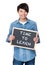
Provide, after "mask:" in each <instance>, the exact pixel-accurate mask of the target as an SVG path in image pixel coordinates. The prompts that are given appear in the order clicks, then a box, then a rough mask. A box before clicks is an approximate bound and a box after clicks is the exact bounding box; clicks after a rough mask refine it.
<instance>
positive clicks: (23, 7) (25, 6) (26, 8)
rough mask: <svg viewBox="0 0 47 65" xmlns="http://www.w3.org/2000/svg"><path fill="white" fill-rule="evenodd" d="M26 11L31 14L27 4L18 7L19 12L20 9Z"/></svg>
mask: <svg viewBox="0 0 47 65" xmlns="http://www.w3.org/2000/svg"><path fill="white" fill-rule="evenodd" d="M20 8H21V9H24V10H25V11H26V12H27V13H28V12H29V6H28V4H27V3H21V4H19V5H18V6H17V11H19V9H20Z"/></svg>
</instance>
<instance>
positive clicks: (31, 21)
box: [28, 19, 36, 24]
mask: <svg viewBox="0 0 47 65" xmlns="http://www.w3.org/2000/svg"><path fill="white" fill-rule="evenodd" d="M28 21H29V23H30V24H36V22H35V21H33V20H30V19H28Z"/></svg>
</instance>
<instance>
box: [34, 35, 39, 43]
mask: <svg viewBox="0 0 47 65" xmlns="http://www.w3.org/2000/svg"><path fill="white" fill-rule="evenodd" d="M33 41H34V42H35V43H37V42H38V34H36V37H34V38H33Z"/></svg>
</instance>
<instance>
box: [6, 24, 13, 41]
mask: <svg viewBox="0 0 47 65" xmlns="http://www.w3.org/2000/svg"><path fill="white" fill-rule="evenodd" d="M12 28H13V25H12V24H11V25H10V28H9V33H8V35H7V38H6V42H10V41H9V40H8V38H9V36H10V35H11V34H12Z"/></svg>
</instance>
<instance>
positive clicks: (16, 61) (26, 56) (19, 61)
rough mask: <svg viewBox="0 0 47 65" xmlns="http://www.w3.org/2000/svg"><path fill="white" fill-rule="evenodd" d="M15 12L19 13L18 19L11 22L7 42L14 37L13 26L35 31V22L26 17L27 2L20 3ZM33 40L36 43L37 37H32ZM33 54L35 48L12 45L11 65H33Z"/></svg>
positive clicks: (34, 54)
mask: <svg viewBox="0 0 47 65" xmlns="http://www.w3.org/2000/svg"><path fill="white" fill-rule="evenodd" d="M17 12H18V14H19V19H18V20H16V21H14V22H13V23H11V25H10V29H9V34H8V37H7V40H6V41H7V42H10V41H12V40H14V39H15V36H13V35H12V29H13V27H17V28H24V29H28V30H34V31H37V25H36V22H34V21H32V20H29V19H28V18H27V15H28V12H29V7H28V4H26V3H21V4H20V5H18V7H17ZM33 40H34V42H35V43H37V42H38V37H34V39H33ZM35 56H36V53H35V50H28V49H24V48H18V47H14V57H13V65H23V63H25V65H35Z"/></svg>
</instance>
